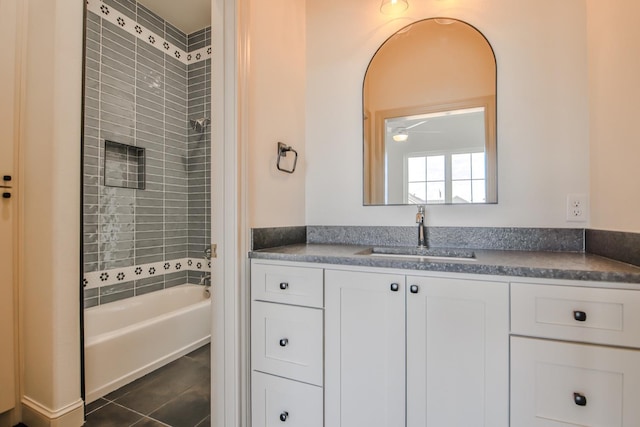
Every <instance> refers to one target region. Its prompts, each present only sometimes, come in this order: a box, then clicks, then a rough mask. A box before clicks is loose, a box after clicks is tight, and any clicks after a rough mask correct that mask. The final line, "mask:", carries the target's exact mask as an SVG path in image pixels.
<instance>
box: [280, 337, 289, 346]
mask: <svg viewBox="0 0 640 427" xmlns="http://www.w3.org/2000/svg"><path fill="white" fill-rule="evenodd" d="M287 344H289V339H287V338H282V339H281V340H280V347H286V346H287Z"/></svg>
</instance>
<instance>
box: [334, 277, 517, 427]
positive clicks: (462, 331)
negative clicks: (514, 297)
mask: <svg viewBox="0 0 640 427" xmlns="http://www.w3.org/2000/svg"><path fill="white" fill-rule="evenodd" d="M508 294H509V290H508V284H507V283H501V282H490V281H479V280H464V279H457V278H449V277H447V278H444V277H431V276H405V275H400V274H383V273H366V272H355V271H338V270H326V272H325V310H326V313H325V315H326V319H325V369H326V376H325V420H326V425H327V426H332V427H333V426H336V427H350V426H357V425H366V426H372V427H377V426H379V427H393V426H408V427H418V426H420V427H422V426H427V425H434V426H440V425H441V426H445V425H446V426H452V427H456V426H465V427H472V426H486V427H506V426H508V422H509V420H508V418H509V417H508V398H509V393H508V387H509V380H508V362H509V356H508V354H509V348H508V344H509V341H508V334H509V311H508V310H509V298H508Z"/></svg>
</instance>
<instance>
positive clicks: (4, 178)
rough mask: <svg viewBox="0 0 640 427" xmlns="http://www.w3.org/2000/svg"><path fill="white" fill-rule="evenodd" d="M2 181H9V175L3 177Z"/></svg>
mask: <svg viewBox="0 0 640 427" xmlns="http://www.w3.org/2000/svg"><path fill="white" fill-rule="evenodd" d="M2 180H3V181H11V175H3V176H2Z"/></svg>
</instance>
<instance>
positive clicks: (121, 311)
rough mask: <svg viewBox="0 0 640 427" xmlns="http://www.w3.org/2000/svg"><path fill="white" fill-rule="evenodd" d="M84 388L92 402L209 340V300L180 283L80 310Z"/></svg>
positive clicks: (193, 287)
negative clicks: (83, 335) (83, 337)
mask: <svg viewBox="0 0 640 427" xmlns="http://www.w3.org/2000/svg"><path fill="white" fill-rule="evenodd" d="M84 331H85V332H84V334H85V346H84V350H85V390H86V402H87V403H89V402H92V401H94V400H96V399H98V398H100V397H102V396H104V395H105V394H107V393H110V392H112V391H114V390H116V389H118V388H120V387H122V386H123V385H125V384H127V383H129V382H131V381H133V380H135V379H137V378H140V377H142V376H143V375H146V374H147V373H149V372H151V371H153V370H155V369H157V368H159V367H160V366H162V365H165V364H167V363H169V362H171V361H173V360H175V359H177V358H179V357H181V356H183V355H185V354H187V353H189V352H191V351H193V350H195V349H196V348H198V347H200V346H202V345H204V344H206V343H208V342H209V341H210V340H211V333H210V331H211V300H210V299H208V298H205V295H204V288H203V287H202V286H197V285H181V286H176V287H173V288H169V289H165V290H162V291H158V292H152V293H149V294H146V295H141V296H137V297H133V298H127V299H124V300H121V301H116V302H112V303H109V304H104V305H100V306H97V307H91V308H88V309H86V310H85V318H84Z"/></svg>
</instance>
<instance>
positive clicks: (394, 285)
mask: <svg viewBox="0 0 640 427" xmlns="http://www.w3.org/2000/svg"><path fill="white" fill-rule="evenodd" d="M399 289H400V285H398V284H397V283H392V284H391V290H392V291H393V292H398V290H399Z"/></svg>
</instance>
